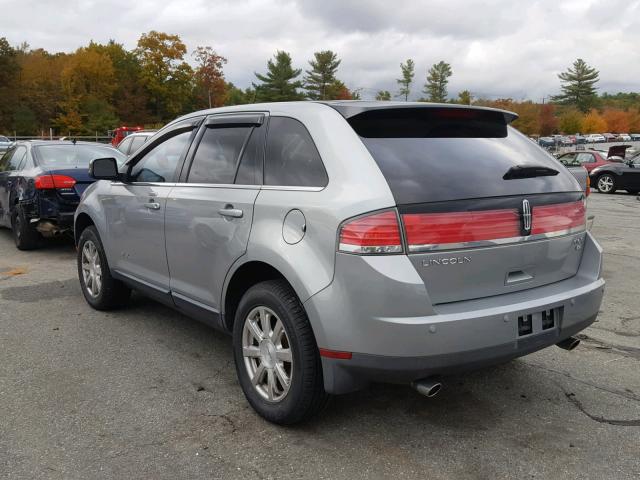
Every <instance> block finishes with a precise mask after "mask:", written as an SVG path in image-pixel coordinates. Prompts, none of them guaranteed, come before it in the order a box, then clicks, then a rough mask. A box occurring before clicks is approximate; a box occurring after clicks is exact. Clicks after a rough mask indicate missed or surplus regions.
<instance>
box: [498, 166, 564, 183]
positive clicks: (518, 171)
mask: <svg viewBox="0 0 640 480" xmlns="http://www.w3.org/2000/svg"><path fill="white" fill-rule="evenodd" d="M558 173H560V172H558V170H556V169H554V168H550V167H544V166H542V165H515V166H513V167H511V168H510V169H509V170H507V173H505V174H504V176H503V177H502V178H503V179H504V180H515V179H518V178H534V177H552V176H553V175H558Z"/></svg>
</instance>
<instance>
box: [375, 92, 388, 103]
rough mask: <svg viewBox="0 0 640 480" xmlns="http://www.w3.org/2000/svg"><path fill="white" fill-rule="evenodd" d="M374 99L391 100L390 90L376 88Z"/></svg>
mask: <svg viewBox="0 0 640 480" xmlns="http://www.w3.org/2000/svg"><path fill="white" fill-rule="evenodd" d="M376 100H385V101H389V100H391V92H390V91H389V90H378V93H376Z"/></svg>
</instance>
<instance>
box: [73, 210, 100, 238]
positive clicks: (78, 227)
mask: <svg viewBox="0 0 640 480" xmlns="http://www.w3.org/2000/svg"><path fill="white" fill-rule="evenodd" d="M91 225H95V224H94V223H93V220H91V217H90V216H89V215H87V214H86V213H81V214H80V215H78V218H77V219H76V224H75V227H74V232H73V235H74V239H75V242H76V245H77V244H78V240H79V239H80V235H82V232H83V231H84V229H85V228H87V227H89V226H91Z"/></svg>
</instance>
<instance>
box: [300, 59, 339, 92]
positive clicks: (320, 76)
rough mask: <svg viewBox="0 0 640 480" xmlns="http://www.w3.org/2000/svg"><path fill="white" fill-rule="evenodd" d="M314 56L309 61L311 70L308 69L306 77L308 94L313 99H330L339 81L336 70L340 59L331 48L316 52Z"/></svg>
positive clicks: (305, 83)
mask: <svg viewBox="0 0 640 480" xmlns="http://www.w3.org/2000/svg"><path fill="white" fill-rule="evenodd" d="M313 56H314V59H313V60H310V61H309V65H311V70H306V75H305V77H304V88H305V90H307V96H308V97H309V98H311V99H313V100H329V99H331V98H332V96H331V95H330V94H331V91H332V86H334V85H336V82H338V81H339V80H337V79H336V72H337V71H338V66H339V65H340V60H339V59H338V55H336V54H335V53H334V52H332V51H331V50H323V51H321V52H316V53H314V54H313Z"/></svg>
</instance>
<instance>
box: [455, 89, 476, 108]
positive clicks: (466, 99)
mask: <svg viewBox="0 0 640 480" xmlns="http://www.w3.org/2000/svg"><path fill="white" fill-rule="evenodd" d="M471 102H473V95H471V92H470V91H469V90H463V91H461V92H460V93H458V103H461V104H463V105H471Z"/></svg>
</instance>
